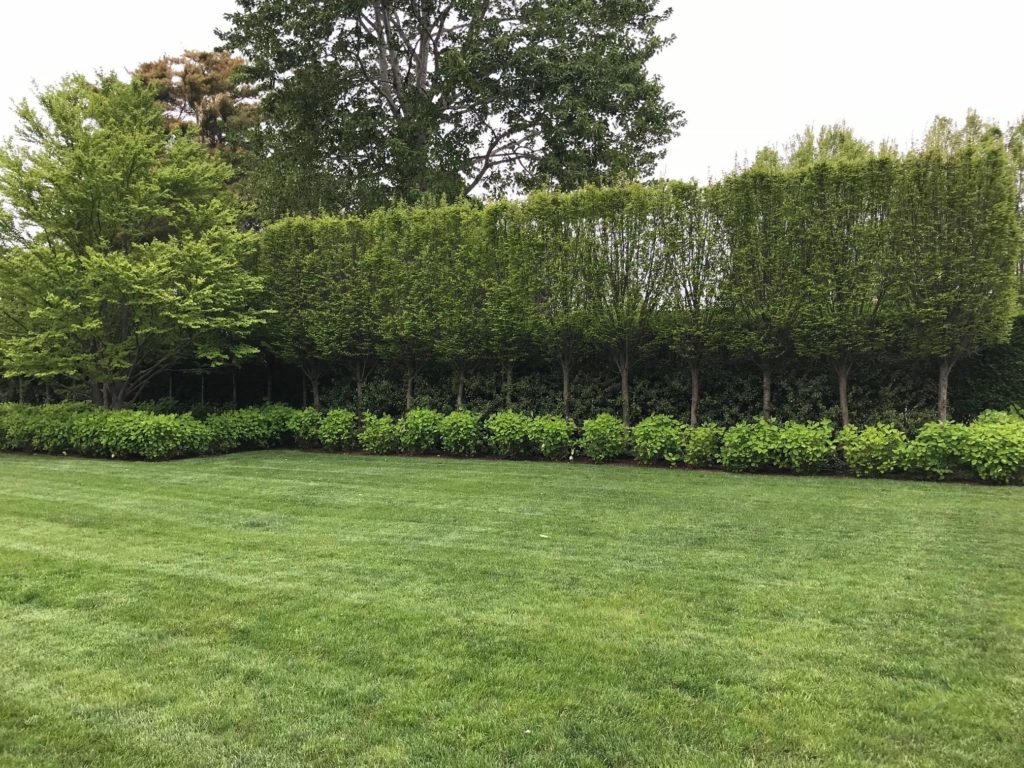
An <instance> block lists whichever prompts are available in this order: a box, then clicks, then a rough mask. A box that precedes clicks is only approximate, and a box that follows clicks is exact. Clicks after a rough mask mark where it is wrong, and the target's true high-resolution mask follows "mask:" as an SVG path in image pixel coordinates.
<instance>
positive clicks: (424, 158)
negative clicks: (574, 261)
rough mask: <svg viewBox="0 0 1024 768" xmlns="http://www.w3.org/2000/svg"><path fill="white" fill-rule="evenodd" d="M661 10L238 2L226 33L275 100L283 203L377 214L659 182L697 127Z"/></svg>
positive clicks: (477, 1) (274, 152) (648, 4)
mask: <svg viewBox="0 0 1024 768" xmlns="http://www.w3.org/2000/svg"><path fill="white" fill-rule="evenodd" d="M656 6H657V3H656V2H655V0H622V1H620V2H614V3H607V2H597V0H580V1H579V2H572V3H548V2H541V0H502V1H501V2H497V3H495V2H485V1H484V0H466V1H465V2H458V3H447V2H408V1H406V2H365V1H363V2H349V1H348V0H328V1H327V2H321V1H320V0H298V1H296V0H239V2H238V11H236V12H235V13H232V14H229V15H228V17H227V18H228V20H229V22H230V27H229V28H228V29H227V30H225V31H223V32H221V33H220V34H221V37H222V39H223V40H224V43H225V44H226V46H228V47H230V48H231V49H233V50H235V51H238V52H240V53H241V54H242V55H243V56H244V57H245V58H246V59H247V60H248V61H249V62H251V73H252V76H253V82H254V83H256V84H258V85H259V87H260V88H261V89H263V90H265V92H266V96H265V98H264V102H263V108H264V121H263V125H262V126H261V128H260V132H259V133H260V135H259V139H258V143H259V144H260V146H261V152H262V155H263V156H264V157H265V158H267V159H268V163H267V164H266V165H265V167H264V168H263V171H262V173H263V174H264V175H266V176H268V177H275V176H281V177H282V178H281V180H280V181H279V182H275V183H273V184H272V185H271V186H270V187H269V189H270V190H277V193H278V204H277V205H276V206H275V205H273V203H272V201H268V202H269V204H270V207H272V208H276V209H277V211H278V212H292V213H297V212H316V211H318V210H320V209H326V210H335V209H340V208H363V209H367V208H373V207H376V206H379V205H381V204H383V203H384V202H386V201H388V200H392V199H396V198H397V199H400V200H407V201H411V200H416V199H418V198H419V197H420V196H422V195H423V194H430V195H436V196H441V197H447V198H449V199H455V198H458V197H461V196H463V195H465V194H466V193H468V192H472V191H473V190H476V189H483V190H487V191H489V192H492V193H494V192H498V191H502V190H508V189H512V188H529V187H538V186H542V185H558V186H561V187H563V188H573V187H577V186H580V185H582V184H584V183H586V182H591V181H606V180H609V179H616V178H619V177H622V176H625V177H636V176H642V175H644V174H647V173H649V172H650V171H651V170H652V169H653V168H654V166H655V164H656V163H657V161H658V159H660V157H661V156H662V154H663V151H662V150H661V147H662V146H663V145H664V144H665V143H666V142H667V141H668V140H669V139H670V138H671V136H672V135H673V133H674V131H675V130H676V129H677V128H678V127H680V126H681V125H682V122H683V121H682V113H681V112H679V111H678V110H676V109H675V108H674V107H673V106H672V105H671V104H669V103H667V102H666V101H665V100H664V99H663V96H662V86H661V83H660V82H659V81H658V79H657V78H656V77H654V76H653V75H651V74H650V73H649V72H648V70H647V63H648V62H649V61H650V59H651V57H652V56H654V55H655V54H656V53H657V52H658V51H660V50H661V49H662V48H664V46H665V45H666V44H667V43H668V42H669V39H668V38H663V37H661V36H659V35H658V34H657V31H656V28H657V26H658V24H659V23H660V22H661V21H662V20H663V19H664V18H666V16H667V14H668V12H667V11H666V12H657V11H656V10H655V8H656ZM303 175H305V176H307V177H310V178H311V179H312V182H311V183H310V184H308V185H307V186H306V187H304V188H300V187H297V185H296V184H295V183H294V181H295V179H296V178H301V176H303ZM328 179H333V180H334V183H333V184H330V183H328ZM291 191H295V192H298V193H301V194H297V195H296V196H295V197H293V198H289V197H288V196H287V195H288V193H289V192H291ZM282 193H284V197H282Z"/></svg>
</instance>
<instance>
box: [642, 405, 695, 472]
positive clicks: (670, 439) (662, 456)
mask: <svg viewBox="0 0 1024 768" xmlns="http://www.w3.org/2000/svg"><path fill="white" fill-rule="evenodd" d="M685 429H686V428H685V427H684V426H683V424H682V423H681V422H680V421H679V420H677V419H674V418H672V417H671V416H648V417H647V418H646V419H644V420H643V421H641V422H640V423H639V424H637V425H636V426H635V427H633V455H634V456H635V457H636V459H637V461H639V462H640V463H641V464H653V463H654V462H656V461H664V462H668V463H669V464H672V465H673V466H675V465H676V464H678V463H679V462H680V461H682V459H683V432H684V431H685Z"/></svg>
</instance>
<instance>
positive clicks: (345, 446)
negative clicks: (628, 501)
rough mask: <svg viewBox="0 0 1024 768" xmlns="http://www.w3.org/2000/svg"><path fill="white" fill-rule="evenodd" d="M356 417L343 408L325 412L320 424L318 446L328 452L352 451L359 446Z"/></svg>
mask: <svg viewBox="0 0 1024 768" xmlns="http://www.w3.org/2000/svg"><path fill="white" fill-rule="evenodd" d="M356 426H357V425H356V415H355V414H354V413H353V412H352V411H347V410H345V409H344V408H334V409H332V410H330V411H328V412H327V415H326V416H324V418H323V421H321V422H320V444H321V445H322V446H323V447H324V448H326V449H327V450H329V451H352V450H355V448H356V447H358V445H359V440H358V438H357V436H356V434H357V429H356Z"/></svg>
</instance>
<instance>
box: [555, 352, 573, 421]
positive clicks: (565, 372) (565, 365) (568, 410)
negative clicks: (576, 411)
mask: <svg viewBox="0 0 1024 768" xmlns="http://www.w3.org/2000/svg"><path fill="white" fill-rule="evenodd" d="M558 362H559V364H560V365H561V366H562V409H563V410H564V412H565V418H566V419H572V397H571V395H570V392H569V374H570V370H569V360H568V358H565V357H563V358H561V359H560V360H559V361H558Z"/></svg>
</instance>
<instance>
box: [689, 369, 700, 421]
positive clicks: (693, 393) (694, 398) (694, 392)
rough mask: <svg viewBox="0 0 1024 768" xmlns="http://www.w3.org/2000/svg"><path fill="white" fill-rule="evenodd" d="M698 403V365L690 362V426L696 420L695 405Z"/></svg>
mask: <svg viewBox="0 0 1024 768" xmlns="http://www.w3.org/2000/svg"><path fill="white" fill-rule="evenodd" d="M699 403H700V366H698V365H697V363H690V426H691V427H696V426H697V422H698V417H697V406H698V404H699Z"/></svg>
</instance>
